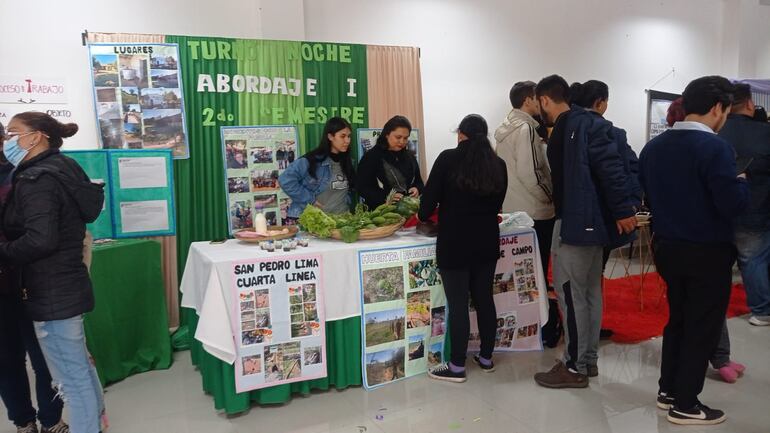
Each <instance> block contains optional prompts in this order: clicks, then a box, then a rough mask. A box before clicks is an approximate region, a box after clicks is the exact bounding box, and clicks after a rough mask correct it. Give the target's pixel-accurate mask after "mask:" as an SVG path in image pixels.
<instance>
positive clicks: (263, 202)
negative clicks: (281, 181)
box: [254, 194, 278, 209]
mask: <svg viewBox="0 0 770 433" xmlns="http://www.w3.org/2000/svg"><path fill="white" fill-rule="evenodd" d="M277 205H278V195H277V194H266V195H255V196H254V208H256V209H267V208H270V207H275V206H277Z"/></svg>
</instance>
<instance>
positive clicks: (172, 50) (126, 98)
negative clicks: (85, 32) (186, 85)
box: [88, 44, 190, 159]
mask: <svg viewBox="0 0 770 433" xmlns="http://www.w3.org/2000/svg"><path fill="white" fill-rule="evenodd" d="M88 47H89V53H90V62H91V75H92V78H93V86H94V104H95V106H96V121H97V125H98V128H99V136H100V139H101V144H102V148H103V149H171V150H172V153H173V155H174V158H175V159H186V158H189V157H190V154H189V148H188V145H187V131H186V128H185V116H184V93H183V92H182V77H181V74H180V71H179V50H178V46H177V45H176V44H89V46H88Z"/></svg>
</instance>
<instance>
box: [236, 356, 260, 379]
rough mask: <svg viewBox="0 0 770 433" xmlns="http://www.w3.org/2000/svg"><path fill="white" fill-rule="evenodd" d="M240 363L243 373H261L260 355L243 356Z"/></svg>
mask: <svg viewBox="0 0 770 433" xmlns="http://www.w3.org/2000/svg"><path fill="white" fill-rule="evenodd" d="M241 365H242V366H243V375H244V376H250V375H252V374H257V373H262V356H261V355H253V356H244V357H243V358H241Z"/></svg>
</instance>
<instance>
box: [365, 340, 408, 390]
mask: <svg viewBox="0 0 770 433" xmlns="http://www.w3.org/2000/svg"><path fill="white" fill-rule="evenodd" d="M405 363H406V361H405V360H404V348H403V347H399V348H398V349H391V350H381V351H379V352H372V353H367V354H366V378H367V381H368V383H369V385H379V384H381V383H386V382H391V381H394V380H397V379H401V378H403V377H404V376H405V375H406V374H405V368H404V364H405Z"/></svg>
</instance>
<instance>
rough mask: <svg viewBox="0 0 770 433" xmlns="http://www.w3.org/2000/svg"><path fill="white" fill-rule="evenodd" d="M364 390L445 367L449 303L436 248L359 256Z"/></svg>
mask: <svg viewBox="0 0 770 433" xmlns="http://www.w3.org/2000/svg"><path fill="white" fill-rule="evenodd" d="M358 257H359V269H360V278H361V308H362V312H361V333H362V345H363V347H362V353H363V360H362V362H363V373H364V386H365V387H366V388H367V389H371V388H375V387H378V386H381V385H384V384H387V383H390V382H393V381H396V380H399V379H403V378H407V377H410V376H414V375H418V374H422V373H425V372H426V371H427V370H428V368H430V367H433V366H436V365H438V364H440V363H442V362H443V353H444V336H445V334H446V313H447V311H446V298H445V296H444V287H443V285H442V282H441V276H440V275H439V272H438V267H437V266H436V245H435V244H427V245H420V246H414V247H404V248H393V249H385V250H363V251H359V254H358Z"/></svg>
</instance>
